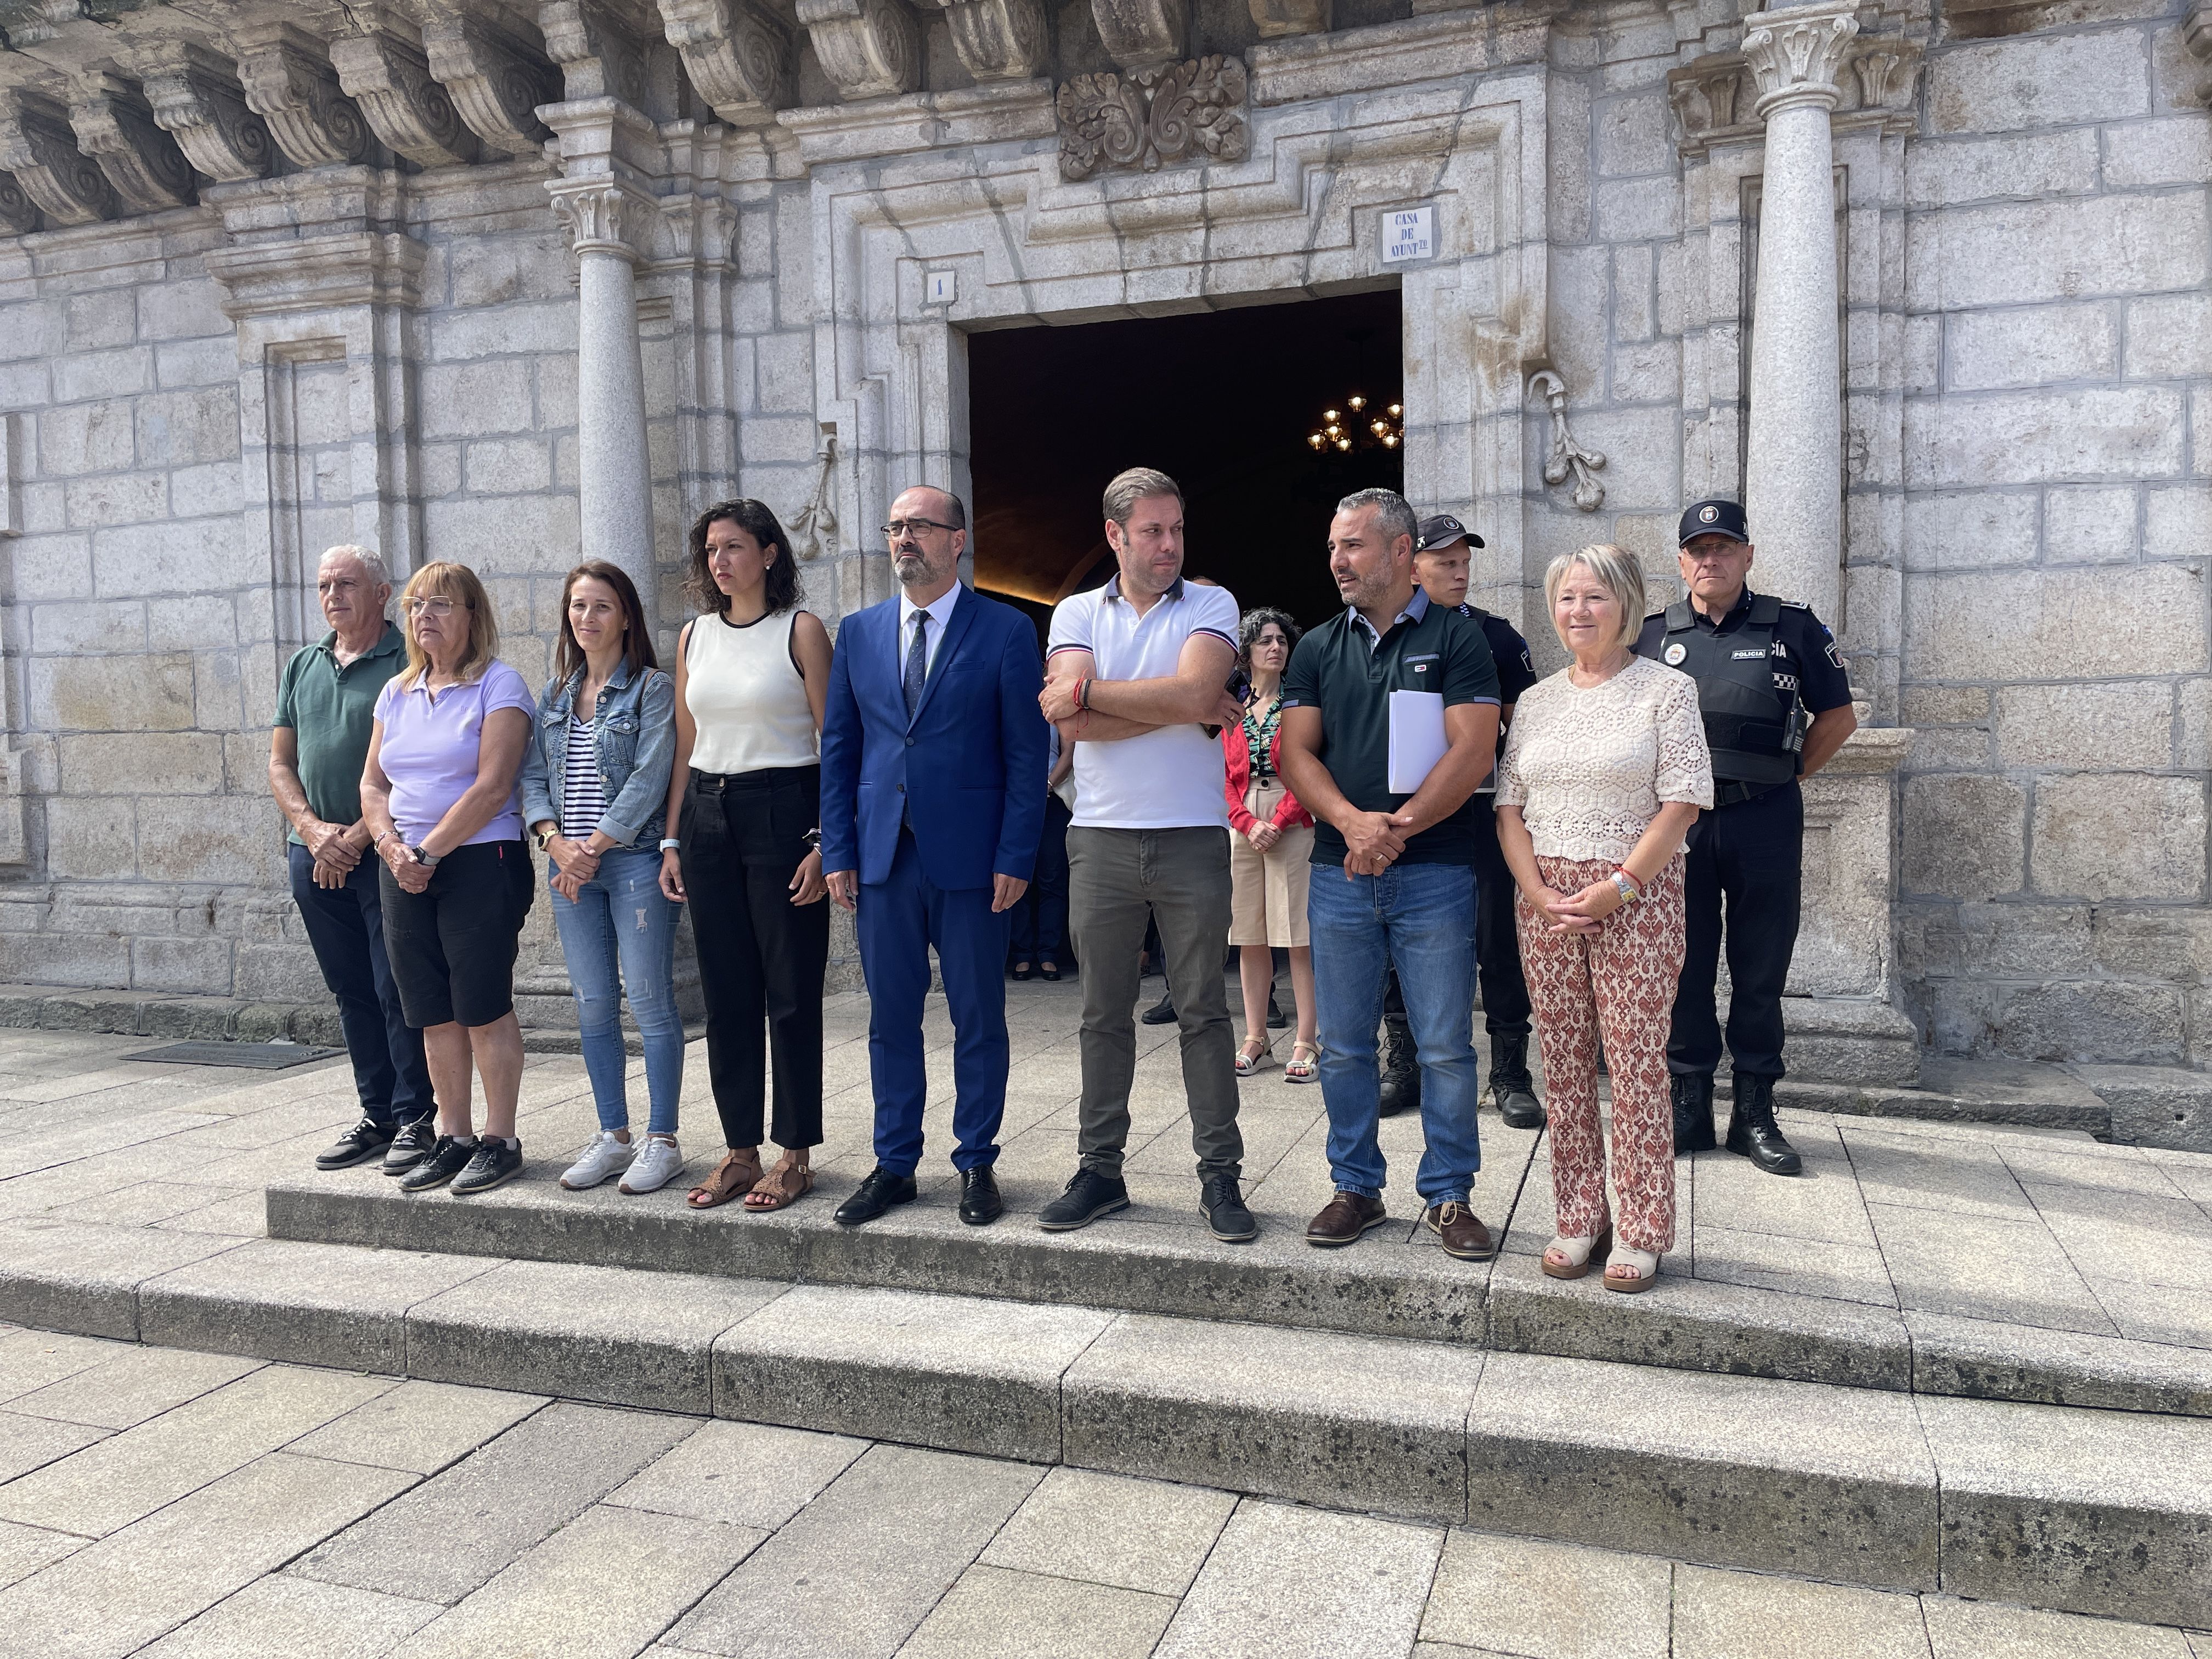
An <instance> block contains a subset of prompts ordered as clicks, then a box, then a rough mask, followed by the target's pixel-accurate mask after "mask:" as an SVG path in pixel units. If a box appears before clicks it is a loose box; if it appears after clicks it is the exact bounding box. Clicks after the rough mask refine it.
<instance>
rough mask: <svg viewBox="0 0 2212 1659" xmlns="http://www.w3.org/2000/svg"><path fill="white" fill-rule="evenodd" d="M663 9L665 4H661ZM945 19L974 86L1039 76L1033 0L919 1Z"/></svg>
mask: <svg viewBox="0 0 2212 1659" xmlns="http://www.w3.org/2000/svg"><path fill="white" fill-rule="evenodd" d="M662 3H663V4H664V5H665V4H666V3H667V0H662ZM921 4H923V5H928V6H935V7H937V8H938V9H939V10H941V11H943V12H944V14H945V25H946V27H949V28H950V29H951V32H952V50H953V51H954V52H957V53H958V54H959V58H960V63H961V66H962V67H963V69H965V70H967V71H968V73H969V74H970V75H972V76H975V78H976V79H977V80H978V81H1026V80H1028V79H1030V77H1031V76H1036V75H1040V74H1042V73H1043V71H1044V66H1045V60H1046V59H1047V58H1049V57H1050V56H1051V54H1052V33H1051V27H1050V25H1049V24H1048V22H1047V21H1046V20H1045V15H1044V8H1043V7H1042V6H1041V5H1040V4H1038V3H1037V0H921Z"/></svg>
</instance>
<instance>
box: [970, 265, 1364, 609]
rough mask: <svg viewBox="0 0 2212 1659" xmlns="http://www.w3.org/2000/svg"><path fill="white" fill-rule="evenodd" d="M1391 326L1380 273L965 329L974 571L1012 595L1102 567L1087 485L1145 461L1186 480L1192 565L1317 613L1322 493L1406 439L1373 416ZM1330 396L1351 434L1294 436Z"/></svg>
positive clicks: (1327, 596) (1033, 593) (1059, 593)
mask: <svg viewBox="0 0 2212 1659" xmlns="http://www.w3.org/2000/svg"><path fill="white" fill-rule="evenodd" d="M1400 337H1401V336H1400V331H1399V311H1398V291H1397V289H1395V288H1393V289H1387V290H1384V291H1380V292H1376V293H1370V294H1358V295H1346V296H1344V297H1340V298H1334V299H1327V300H1307V301H1297V302H1294V303H1290V304H1284V305H1265V306H1246V307H1239V308H1237V309H1236V310H1232V311H1212V312H1201V313H1193V314H1191V315H1188V316H1179V317H1160V318H1146V319H1139V320H1135V321H1129V322H1110V323H1082V324H1073V325H1059V326H1049V327H1029V328H1018V329H1007V330H1002V331H993V332H989V333H980V334H972V335H970V336H969V338H968V381H969V399H968V405H969V444H970V460H971V465H972V468H973V474H974V479H975V549H976V550H975V585H976V586H978V587H981V588H984V589H987V590H988V591H990V592H994V593H997V594H1000V595H1001V596H1004V597H1006V598H1009V599H1015V600H1017V601H1023V602H1026V603H1025V605H1024V608H1026V609H1036V608H1038V607H1045V608H1048V607H1049V606H1050V605H1052V604H1053V603H1054V601H1056V600H1057V599H1061V598H1063V597H1065V596H1066V594H1068V593H1070V592H1078V591H1080V590H1081V589H1084V588H1087V587H1095V586H1099V585H1100V584H1101V583H1103V582H1104V581H1105V580H1106V579H1107V578H1108V577H1109V575H1111V574H1113V570H1114V564H1113V556H1112V555H1111V554H1110V553H1109V551H1108V550H1107V547H1106V542H1105V538H1104V533H1103V529H1102V520H1101V516H1100V513H1099V506H1098V497H1099V495H1100V492H1101V491H1103V489H1104V488H1105V486H1106V482H1107V480H1108V479H1109V478H1111V477H1113V476H1114V475H1115V473H1116V472H1119V471H1121V470H1122V469H1123V468H1125V467H1130V466H1156V467H1158V468H1159V469H1160V470H1161V471H1164V472H1166V473H1168V474H1169V475H1170V477H1174V478H1175V479H1176V482H1177V483H1180V484H1182V488H1183V492H1184V506H1185V512H1186V515H1187V516H1186V523H1187V524H1188V562H1187V564H1186V566H1185V568H1187V569H1188V571H1189V572H1190V574H1193V575H1195V576H1205V577H1208V578H1210V579H1212V580H1214V581H1218V582H1219V583H1220V584H1221V585H1222V586H1225V587H1226V588H1228V589H1229V590H1230V591H1231V592H1233V593H1234V594H1236V596H1237V602H1238V603H1239V604H1240V605H1243V606H1245V607H1246V608H1248V609H1249V607H1251V606H1253V605H1279V606H1280V607H1282V608H1283V609H1284V610H1285V611H1290V612H1291V614H1292V615H1293V616H1295V617H1297V619H1298V620H1299V621H1300V622H1301V623H1304V624H1306V625H1307V626H1309V627H1310V626H1311V625H1313V624H1314V623H1318V622H1321V621H1323V620H1325V619H1326V618H1327V617H1329V616H1331V615H1333V614H1334V612H1335V611H1337V610H1338V609H1339V608H1340V605H1339V601H1338V599H1337V597H1336V587H1335V584H1334V582H1332V581H1331V580H1329V574H1328V520H1329V515H1330V514H1331V513H1332V512H1334V509H1335V506H1336V503H1337V501H1339V500H1340V498H1341V497H1342V496H1344V495H1346V494H1348V493H1349V492H1351V491H1352V490H1354V489H1364V488H1366V487H1367V486H1370V485H1376V484H1379V485H1383V486H1384V487H1386V488H1389V489H1399V488H1400V487H1401V484H1402V483H1403V482H1404V478H1405V455H1404V451H1403V449H1402V447H1390V446H1386V445H1385V444H1384V443H1383V441H1381V440H1380V439H1378V438H1377V437H1376V435H1375V434H1374V432H1373V430H1372V423H1373V422H1375V421H1376V420H1383V421H1384V422H1389V409H1390V406H1391V405H1393V404H1397V403H1398V402H1399V401H1400V398H1401V372H1402V371H1401V363H1400V357H1399V340H1400ZM1355 397H1357V398H1361V399H1362V400H1363V401H1364V404H1365V407H1364V410H1360V411H1358V412H1356V413H1355V411H1353V410H1352V409H1350V408H1349V407H1348V404H1349V401H1350V400H1351V399H1352V398H1355ZM1326 410H1335V411H1336V412H1337V414H1338V416H1339V417H1340V418H1339V421H1338V422H1337V423H1338V425H1339V426H1340V428H1343V431H1344V434H1345V440H1346V441H1350V442H1351V447H1350V448H1349V449H1348V450H1346V449H1342V448H1340V447H1339V442H1340V441H1338V440H1328V441H1326V442H1325V443H1324V445H1323V446H1322V448H1321V449H1319V450H1316V449H1315V448H1314V447H1312V445H1311V444H1310V438H1311V437H1312V436H1313V435H1315V434H1316V431H1317V430H1318V429H1319V428H1320V427H1321V425H1322V415H1323V412H1324V411H1326Z"/></svg>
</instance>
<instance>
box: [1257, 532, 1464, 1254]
mask: <svg viewBox="0 0 2212 1659" xmlns="http://www.w3.org/2000/svg"><path fill="white" fill-rule="evenodd" d="M1418 530H1419V526H1418V524H1417V522H1416V520H1415V519H1414V517H1413V508H1412V507H1408V506H1407V504H1406V501H1405V498H1404V497H1403V496H1401V495H1398V494H1397V493H1396V492H1395V491H1394V490H1388V489H1363V490H1359V491H1358V492H1357V493H1355V494H1353V495H1347V496H1346V497H1345V498H1344V500H1343V501H1340V502H1339V503H1338V505H1337V511H1336V516H1335V518H1334V519H1333V520H1330V523H1329V572H1330V574H1332V575H1334V577H1335V578H1336V586H1337V592H1338V593H1339V594H1340V595H1341V596H1342V598H1343V599H1344V601H1345V605H1346V609H1345V611H1343V613H1342V614H1341V615H1340V616H1338V617H1335V618H1334V620H1333V621H1330V622H1328V623H1324V624H1323V625H1322V626H1321V627H1319V628H1316V629H1313V630H1312V631H1311V632H1310V633H1309V634H1307V635H1306V636H1305V637H1304V639H1302V640H1300V641H1298V647H1297V651H1296V652H1295V653H1292V655H1291V665H1290V668H1289V670H1288V671H1287V672H1286V673H1285V676H1284V679H1283V724H1282V767H1283V781H1285V783H1287V784H1288V785H1289V786H1290V787H1291V793H1293V794H1294V795H1296V796H1297V798H1298V800H1299V801H1300V803H1301V804H1303V805H1304V806H1305V808H1306V810H1307V811H1310V812H1311V813H1312V814H1313V815H1314V819H1315V829H1314V850H1313V861H1314V863H1315V864H1316V865H1318V866H1322V868H1320V869H1317V870H1316V871H1315V872H1314V878H1313V884H1312V888H1311V890H1310V896H1309V897H1308V899H1307V917H1308V921H1309V922H1310V931H1311V933H1312V937H1313V964H1314V992H1315V1001H1316V1004H1317V1005H1318V1006H1319V1008H1320V1010H1321V1043H1322V1057H1321V1085H1322V1101H1323V1103H1324V1104H1326V1106H1327V1107H1328V1161H1329V1170H1330V1173H1331V1175H1332V1176H1333V1177H1334V1181H1335V1183H1336V1194H1335V1196H1334V1197H1333V1198H1332V1199H1330V1200H1329V1201H1328V1206H1326V1207H1325V1208H1323V1209H1322V1212H1321V1213H1320V1214H1319V1215H1317V1216H1316V1217H1315V1218H1314V1219H1313V1222H1312V1225H1310V1226H1309V1227H1308V1228H1307V1229H1306V1240H1307V1242H1308V1243H1312V1244H1318V1245H1342V1244H1349V1243H1352V1242H1353V1241H1354V1240H1356V1239H1358V1237H1360V1236H1361V1235H1362V1234H1363V1233H1365V1232H1366V1231H1368V1230H1369V1229H1370V1228H1373V1227H1378V1226H1381V1225H1383V1223H1384V1222H1386V1221H1387V1220H1389V1215H1388V1213H1387V1212H1385V1210H1384V1208H1383V1181H1384V1178H1385V1174H1386V1171H1385V1168H1384V1164H1383V1151H1382V1148H1381V1146H1379V1144H1378V1143H1377V1140H1376V1126H1377V1123H1378V1121H1379V1114H1378V1110H1377V1109H1378V1107H1379V1105H1380V1100H1381V1078H1380V1075H1379V1073H1378V1072H1377V1070H1376V1061H1375V1031H1376V1024H1378V1023H1379V1021H1380V1020H1381V1018H1382V1011H1383V975H1384V973H1385V971H1386V970H1387V969H1390V968H1392V967H1395V969H1397V970H1398V982H1399V984H1400V985H1401V987H1403V988H1404V993H1405V1001H1406V1016H1407V1021H1408V1023H1409V1024H1411V1025H1412V1027H1413V1040H1414V1043H1415V1046H1416V1049H1417V1051H1418V1054H1419V1059H1420V1066H1421V1127H1422V1130H1423V1133H1424V1134H1425V1137H1426V1139H1427V1143H1428V1144H1427V1146H1426V1148H1425V1151H1424V1152H1423V1153H1422V1156H1421V1164H1420V1170H1419V1173H1418V1175H1417V1176H1415V1179H1414V1187H1415V1189H1416V1190H1417V1191H1418V1192H1419V1194H1420V1197H1421V1201H1422V1204H1423V1206H1424V1213H1423V1222H1424V1225H1426V1226H1427V1227H1428V1229H1429V1231H1431V1232H1433V1233H1435V1234H1436V1235H1437V1238H1438V1241H1439V1243H1441V1244H1442V1246H1443V1249H1445V1251H1447V1252H1448V1253H1449V1254H1450V1255H1455V1256H1457V1257H1459V1258H1461V1259H1462V1260H1464V1261H1487V1260H1489V1258H1490V1257H1491V1256H1492V1255H1495V1254H1496V1253H1497V1245H1496V1244H1495V1243H1493V1241H1492V1238H1491V1236H1490V1232H1489V1230H1488V1229H1487V1228H1486V1227H1485V1226H1484V1225H1482V1222H1481V1220H1480V1218H1478V1217H1477V1216H1476V1215H1475V1213H1474V1211H1473V1210H1472V1209H1470V1208H1469V1207H1468V1191H1469V1189H1470V1188H1471V1187H1472V1186H1473V1184H1474V1172H1475V1171H1476V1170H1478V1169H1480V1167H1481V1164H1482V1153H1481V1147H1480V1143H1479V1141H1478V1139H1477V1138H1476V1130H1475V1103H1476V1101H1477V1099H1478V1097H1480V1093H1481V1086H1482V1079H1481V1077H1480V1072H1479V1070H1478V1068H1477V1065H1476V1060H1475V1054H1474V1016H1473V1012H1472V1011H1473V1008H1474V921H1475V905H1474V868H1473V861H1474V849H1473V845H1472V838H1471V833H1470V831H1469V829H1468V825H1467V823H1466V822H1465V821H1464V820H1463V819H1462V818H1460V817H1457V816H1456V815H1457V814H1458V812H1459V809H1460V808H1461V806H1462V805H1465V803H1466V801H1467V799H1468V796H1469V795H1471V794H1473V793H1474V789H1475V787H1476V786H1477V785H1478V784H1480V782H1481V781H1483V779H1484V778H1485V777H1486V776H1488V775H1489V774H1490V770H1491V767H1492V763H1493V762H1494V761H1495V759H1496V757H1497V752H1498V668H1497V665H1496V664H1495V663H1494V662H1493V661H1492V658H1491V654H1490V647H1489V645H1488V643H1487V642H1486V641H1485V640H1484V638H1483V632H1482V628H1481V625H1480V623H1476V622H1475V621H1474V620H1473V619H1472V618H1471V617H1465V616H1462V615H1461V614H1460V612H1459V611H1457V610H1455V609H1451V608H1448V607H1446V606H1443V605H1431V604H1430V603H1429V601H1428V596H1427V595H1426V594H1425V593H1424V592H1422V591H1421V588H1420V586H1419V584H1417V583H1416V582H1415V580H1413V544H1414V538H1415V536H1416V534H1417V532H1418ZM1394 703H1395V705H1396V712H1397V721H1396V724H1397V725H1398V727H1399V730H1398V731H1397V732H1396V734H1395V737H1394V733H1393V729H1392V728H1393V724H1394V722H1393V705H1394ZM1424 726H1425V728H1426V732H1427V734H1428V736H1429V737H1430V738H1431V740H1432V743H1433V746H1432V747H1429V748H1427V749H1425V750H1424V749H1423V747H1422V744H1421V737H1422V728H1423V727H1424ZM1394 743H1395V744H1398V745H1399V747H1400V749H1401V753H1400V754H1399V755H1398V757H1397V759H1398V768H1397V769H1398V771H1399V773H1400V775H1399V776H1398V777H1397V778H1396V780H1395V781H1396V782H1398V783H1400V784H1417V786H1418V787H1409V788H1398V789H1394V788H1392V787H1391V784H1392V782H1393V781H1394V780H1393V778H1392V776H1391V773H1392V770H1393V767H1392V758H1393V757H1392V750H1393V744H1394ZM1438 748H1440V749H1441V750H1442V755H1441V757H1440V758H1437V759H1436V760H1435V761H1434V763H1433V764H1431V765H1430V766H1429V767H1428V769H1427V770H1426V772H1425V774H1424V775H1419V777H1418V778H1416V777H1415V776H1414V775H1413V774H1414V772H1415V771H1416V770H1417V769H1418V768H1417V762H1416V758H1415V757H1416V756H1417V755H1425V754H1433V753H1435V752H1436V750H1437V749H1438Z"/></svg>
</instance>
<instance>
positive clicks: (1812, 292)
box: [1743, 0, 1858, 624]
mask: <svg viewBox="0 0 2212 1659" xmlns="http://www.w3.org/2000/svg"><path fill="white" fill-rule="evenodd" d="M1857 9H1858V7H1857V0H1820V3H1818V4H1814V5H1809V6H1790V7H1786V8H1784V9H1780V10H1776V11H1764V12H1759V13H1755V14H1753V16H1752V17H1751V18H1750V19H1749V20H1748V21H1747V27H1745V30H1744V37H1743V55H1744V58H1745V61H1746V62H1747V64H1749V65H1750V67H1751V72H1752V77H1753V86H1754V88H1755V89H1756V90H1757V92H1758V94H1759V101H1758V103H1757V105H1756V106H1755V112H1756V114H1757V116H1758V118H1759V119H1760V120H1762V121H1764V122H1765V124H1766V158H1765V178H1764V180H1763V182H1762V184H1761V187H1760V195H1759V277H1758V283H1759V286H1758V289H1757V293H1756V297H1755V299H1754V301H1753V324H1752V341H1751V410H1750V416H1751V421H1750V426H1751V430H1750V435H1749V442H1748V445H1747V465H1746V468H1745V481H1746V482H1745V497H1746V499H1745V502H1744V505H1745V507H1746V509H1747V512H1748V513H1749V514H1750V518H1751V532H1752V537H1753V540H1754V541H1756V542H1757V543H1758V544H1759V568H1760V569H1761V570H1762V571H1764V572H1765V575H1764V577H1763V578H1762V580H1760V582H1759V586H1761V587H1762V588H1765V590H1766V591H1768V592H1774V593H1779V594H1781V595H1783V596H1784V598H1785V599H1800V600H1802V601H1803V602H1804V603H1806V604H1808V605H1811V606H1812V607H1813V608H1814V611H1818V612H1819V613H1820V617H1821V619H1822V620H1823V621H1824V622H1827V623H1831V624H1833V623H1834V622H1835V620H1836V618H1837V617H1838V614H1839V605H1838V599H1839V598H1840V586H1841V580H1840V574H1839V573H1840V570H1841V567H1842V562H1843V548H1842V536H1843V478H1844V444H1843V420H1842V405H1841V402H1840V391H1839V386H1838V377H1839V369H1840V363H1841V355H1840V349H1839V344H1838V338H1837V271H1836V192H1835V182H1834V178H1835V148H1834V143H1833V140H1832V137H1831V135H1830V132H1829V128H1828V116H1829V112H1830V111H1832V110H1833V109H1834V108H1835V106H1836V100H1837V99H1838V96H1839V94H1838V90H1837V88H1836V76H1837V73H1838V71H1839V70H1841V69H1842V68H1843V65H1844V58H1845V54H1846V52H1848V50H1849V47H1850V40H1851V37H1852V36H1853V35H1855V34H1857V33H1858V22H1857V16H1856V14H1857Z"/></svg>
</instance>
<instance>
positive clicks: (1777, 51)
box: [1743, 0, 1859, 121]
mask: <svg viewBox="0 0 2212 1659" xmlns="http://www.w3.org/2000/svg"><path fill="white" fill-rule="evenodd" d="M1858 32H1859V24H1858V0H1822V3H1820V4H1818V5H1811V6H1789V7H1785V8H1784V9H1781V10H1779V11H1762V12H1755V13H1753V15H1752V16H1751V17H1750V18H1749V19H1748V20H1747V21H1746V24H1745V27H1744V31H1743V56H1744V61H1745V62H1746V63H1747V64H1749V65H1750V66H1751V77H1752V84H1753V87H1754V88H1756V90H1757V92H1758V94H1759V103H1758V105H1757V106H1756V110H1755V113H1756V114H1757V115H1758V117H1759V119H1760V120H1762V121H1764V120H1765V119H1766V118H1767V117H1769V116H1770V115H1771V114H1773V113H1774V112H1775V111H1776V110H1778V109H1783V108H1786V107H1788V106H1790V105H1792V104H1820V105H1821V106H1825V107H1826V108H1829V109H1833V108H1834V107H1835V106H1836V100H1838V98H1839V97H1841V96H1842V94H1841V93H1840V92H1839V91H1838V88H1837V86H1836V76H1838V74H1839V73H1840V72H1841V71H1842V70H1843V67H1844V60H1845V59H1846V58H1848V57H1849V56H1850V43H1851V37H1852V36H1853V35H1855V34H1857V33H1858Z"/></svg>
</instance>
